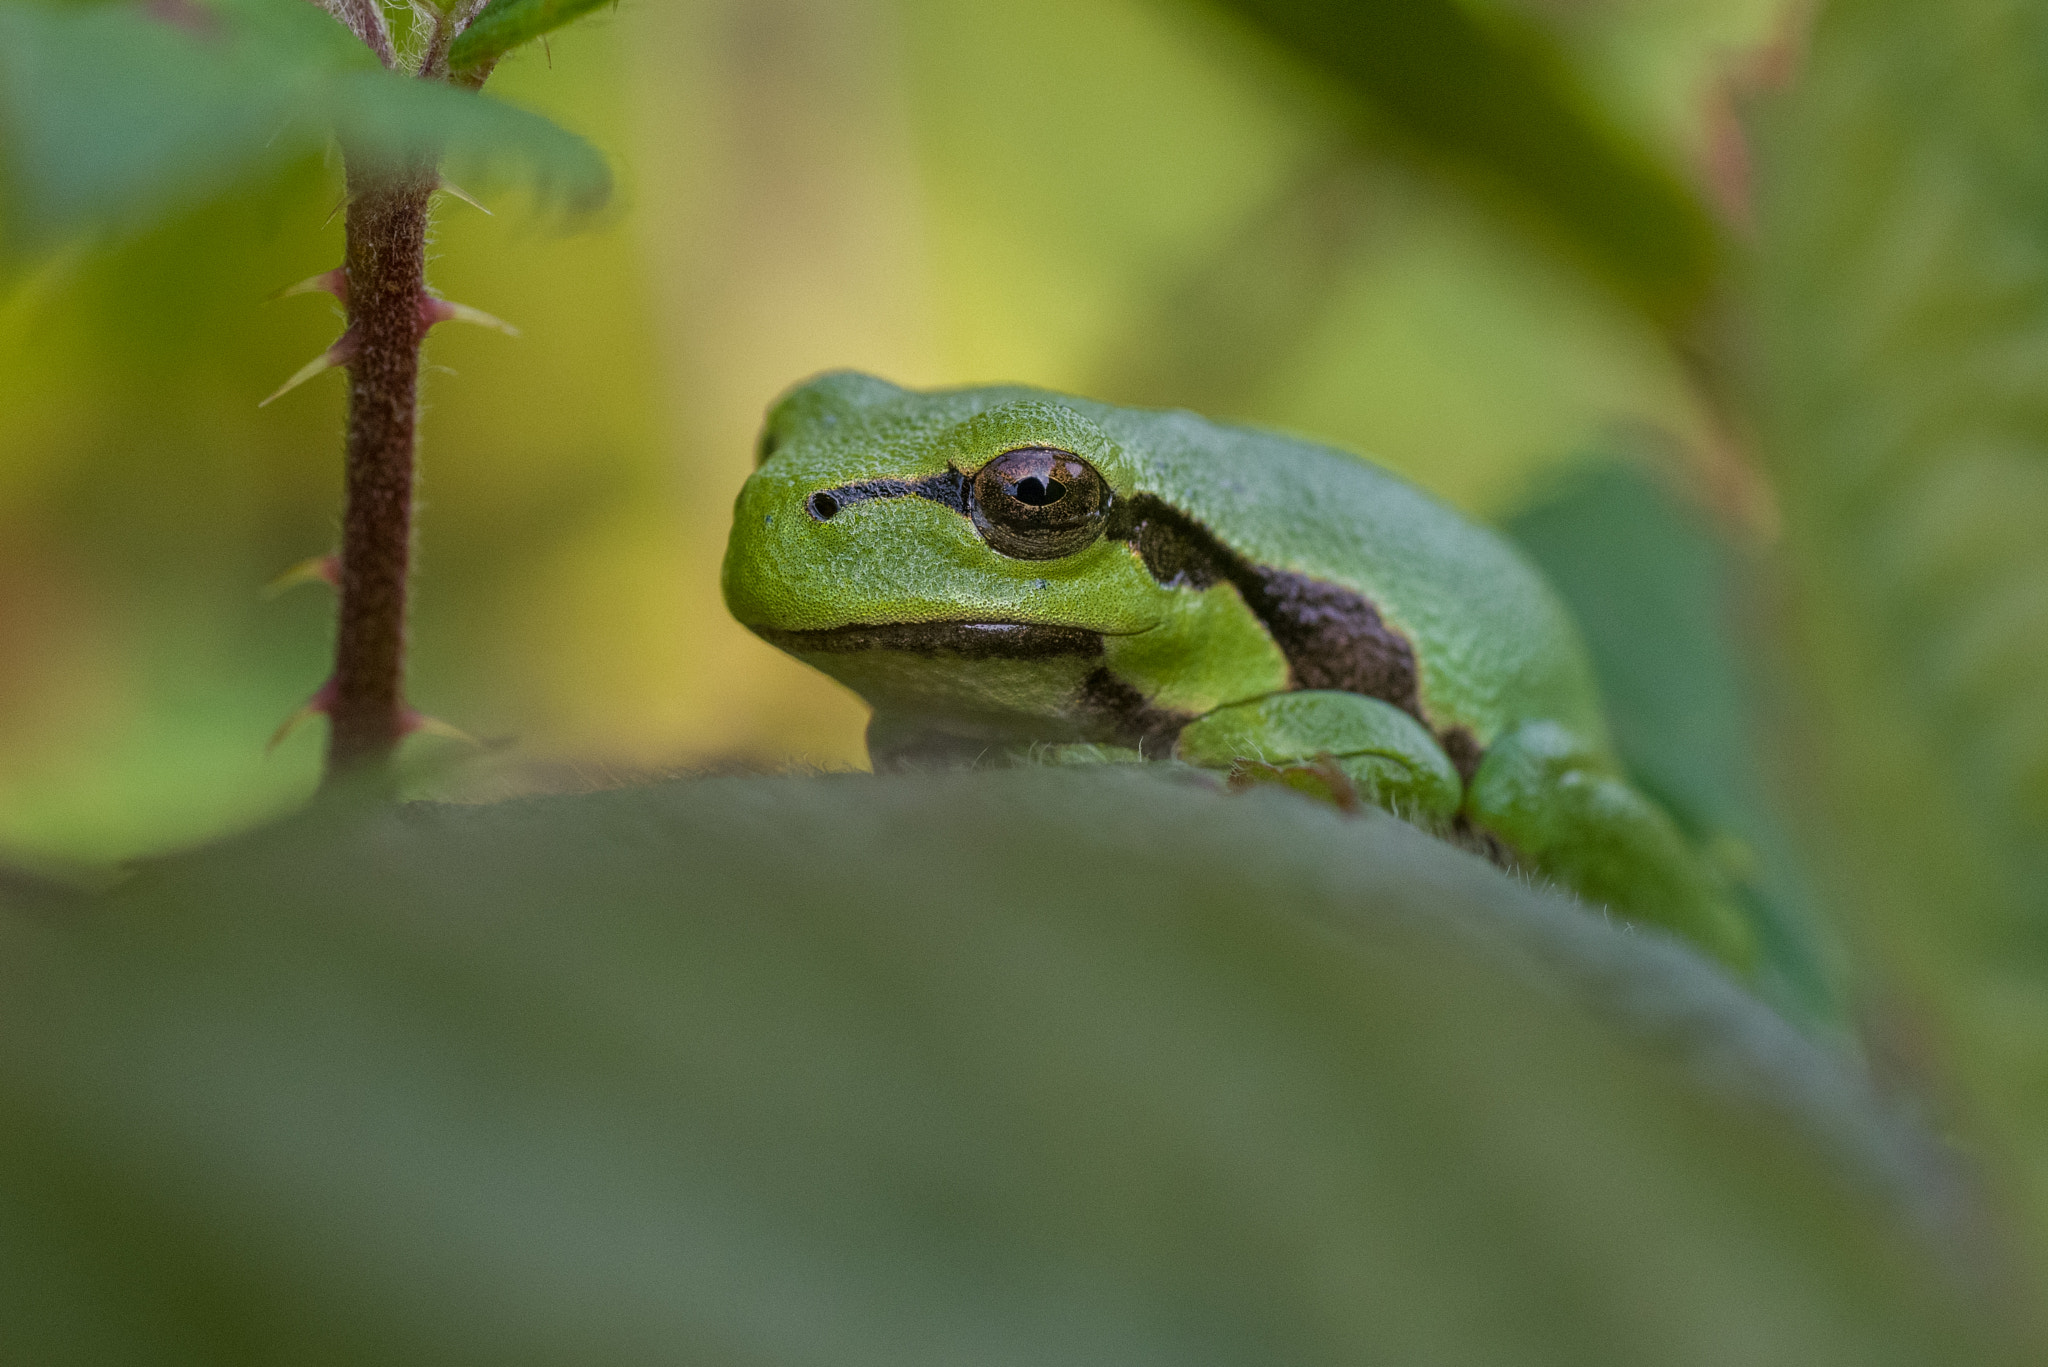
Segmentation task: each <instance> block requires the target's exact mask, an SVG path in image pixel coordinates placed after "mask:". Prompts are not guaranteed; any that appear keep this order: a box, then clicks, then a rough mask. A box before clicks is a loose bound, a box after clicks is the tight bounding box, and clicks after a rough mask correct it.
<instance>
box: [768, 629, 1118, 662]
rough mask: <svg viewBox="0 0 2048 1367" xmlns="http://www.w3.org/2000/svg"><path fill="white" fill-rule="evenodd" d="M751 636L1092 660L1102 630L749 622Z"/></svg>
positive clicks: (800, 643)
mask: <svg viewBox="0 0 2048 1367" xmlns="http://www.w3.org/2000/svg"><path fill="white" fill-rule="evenodd" d="M752 630H753V632H754V634H755V635H757V636H759V637H760V638H761V639H762V640H764V641H766V642H768V644H770V645H772V646H776V647H778V648H780V649H782V650H786V651H789V652H790V653H791V654H792V655H849V654H854V653H856V652H865V651H894V652H898V653H900V654H905V655H923V656H945V657H946V658H948V659H955V660H1044V659H1050V658H1052V657H1055V656H1062V655H1066V656H1077V657H1080V658H1084V659H1092V658H1095V657H1097V656H1100V655H1101V654H1102V633H1101V632H1099V631H1089V630H1087V629H1085V628H1083V627H1068V626H1051V625H1048V624H1046V623H1043V622H877V623H854V624H852V625H849V626H843V627H826V628H824V629H823V630H818V631H784V630H781V629H779V628H776V627H754V628H752Z"/></svg>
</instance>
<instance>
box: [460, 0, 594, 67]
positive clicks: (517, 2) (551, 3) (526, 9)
mask: <svg viewBox="0 0 2048 1367" xmlns="http://www.w3.org/2000/svg"><path fill="white" fill-rule="evenodd" d="M608 3H610V0H491V3H489V4H488V5H485V6H484V7H483V9H482V10H480V11H479V12H478V13H477V16H476V18H474V19H472V20H471V21H470V23H469V27H467V28H465V29H464V30H462V32H461V33H460V34H458V35H456V38H455V42H454V44H453V45H451V46H450V47H449V49H448V66H449V68H450V69H451V70H453V71H467V70H469V69H471V68H472V67H479V66H482V65H483V64H484V63H486V62H494V61H496V60H497V59H498V58H500V57H502V56H504V55H505V54H506V53H508V52H510V51H511V50H512V49H513V48H515V47H518V46H519V45H520V44H522V43H530V42H532V41H533V40H534V39H536V38H540V37H544V36H546V35H547V34H550V33H553V32H554V31H555V30H556V29H558V28H560V27H562V25H564V24H567V23H570V22H571V21H573V20H576V19H579V18H581V17H582V16H584V15H585V14H588V13H589V12H590V11H592V10H594V9H596V8H598V7H599V6H600V5H604V4H608Z"/></svg>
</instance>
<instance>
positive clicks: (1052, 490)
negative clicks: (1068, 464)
mask: <svg viewBox="0 0 2048 1367" xmlns="http://www.w3.org/2000/svg"><path fill="white" fill-rule="evenodd" d="M1066 493H1067V486H1066V485H1064V484H1062V483H1060V482H1059V481H1058V480H1056V479H1040V478H1039V477H1038V476H1037V475H1026V476H1025V477H1024V478H1023V479H1020V480H1018V481H1017V501H1018V502H1019V503H1028V504H1030V505H1031V506H1032V507H1034V508H1043V507H1045V506H1046V505H1047V504H1050V503H1057V502H1059V501H1060V500H1061V499H1062V498H1064V497H1066Z"/></svg>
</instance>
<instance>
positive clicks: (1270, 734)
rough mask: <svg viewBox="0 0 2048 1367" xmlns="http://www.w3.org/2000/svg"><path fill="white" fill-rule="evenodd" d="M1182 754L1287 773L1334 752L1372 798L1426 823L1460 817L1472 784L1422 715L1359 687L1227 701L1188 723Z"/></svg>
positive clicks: (1212, 763)
mask: <svg viewBox="0 0 2048 1367" xmlns="http://www.w3.org/2000/svg"><path fill="white" fill-rule="evenodd" d="M1174 755H1175V757H1176V758H1178V759H1180V760H1183V761H1185V762H1186V763H1189V764H1195V765H1200V766H1201V767H1203V768H1205V769H1229V768H1232V767H1233V766H1235V765H1237V764H1238V763H1239V762H1240V761H1248V762H1250V763H1254V764H1265V765H1270V766H1272V767H1273V769H1274V770H1275V771H1278V772H1280V773H1283V774H1284V773H1286V772H1290V771H1293V770H1296V769H1301V768H1304V767H1306V766H1311V765H1313V764H1314V763H1316V762H1317V761H1318V760H1320V759H1323V758H1324V757H1326V756H1327V757H1328V759H1329V760H1330V761H1332V762H1334V763H1335V764H1336V766H1337V768H1338V769H1339V770H1341V771H1342V773H1343V775H1344V777H1345V778H1346V779H1348V780H1349V781H1350V782H1351V783H1352V784H1354V785H1356V787H1357V788H1358V790H1359V792H1360V793H1361V794H1362V795H1363V796H1364V797H1365V798H1366V799H1367V800H1369V801H1371V802H1372V803H1373V804H1374V805H1376V806H1380V807H1384V808H1386V809H1388V810H1389V811H1392V812H1396V813H1398V814H1399V815H1401V816H1404V817H1408V818H1410V819H1411V820H1414V821H1417V822H1418V823H1420V824H1422V825H1425V826H1440V825H1445V824H1448V823H1449V822H1450V821H1451V820H1452V819H1453V818H1455V817H1456V816H1457V813H1458V804H1459V800H1460V798H1461V797H1462V796H1463V791H1464V787H1463V785H1462V784H1461V783H1460V782H1459V781H1458V771H1457V770H1456V769H1455V768H1453V767H1452V765H1451V761H1450V759H1449V757H1448V756H1446V755H1445V754H1444V751H1443V747H1442V746H1440V745H1438V744H1437V742H1436V737H1434V736H1432V735H1430V734H1429V732H1428V730H1426V729H1425V728H1424V727H1423V725H1422V723H1421V722H1418V721H1416V720H1415V718H1413V717H1411V716H1409V715H1408V714H1407V713H1406V712H1403V711H1402V710H1401V709H1400V708H1398V707H1394V706H1392V705H1391V704H1389V703H1384V702H1381V701H1380V700H1379V699H1377V698H1368V697H1366V696H1364V695H1363V694H1359V693H1340V692H1334V691H1325V690H1319V689H1307V690H1303V691H1300V692H1294V693H1275V694H1272V695H1270V696H1268V697H1264V698H1260V699H1258V700H1256V701H1254V702H1247V703H1236V704H1233V705H1231V706H1229V707H1219V708H1217V709H1216V710H1215V711H1213V712H1210V713H1209V714H1207V715H1206V716H1203V717H1200V718H1198V719H1196V720H1195V721H1192V722H1190V723H1188V725H1187V726H1186V727H1185V728H1183V729H1182V731H1181V733H1180V739H1179V741H1178V742H1177V743H1176V745H1175V747H1174Z"/></svg>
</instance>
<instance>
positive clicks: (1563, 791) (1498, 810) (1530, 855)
mask: <svg viewBox="0 0 2048 1367" xmlns="http://www.w3.org/2000/svg"><path fill="white" fill-rule="evenodd" d="M1465 815H1466V817H1467V819H1468V820H1470V821H1471V822H1472V824H1473V825H1474V826H1476V827H1477V828H1479V829H1480V830H1482V831H1485V832H1487V833H1488V834H1491V835H1493V836H1495V837H1497V838H1499V839H1500V840H1502V841H1504V842H1506V844H1507V845H1508V846H1509V847H1510V849H1511V850H1512V851H1513V853H1514V855H1515V856H1516V857H1517V858H1518V859H1519V860H1520V861H1521V862H1523V863H1525V864H1527V865H1528V866H1529V867H1530V868H1531V869H1533V870H1534V871H1535V872H1538V873H1541V874H1543V875H1545V876H1547V877H1549V878H1552V879H1555V880H1556V881H1557V882H1559V883H1561V884H1563V885H1564V886H1566V887H1567V888H1570V889H1572V890H1573V891H1574V892H1576V893H1578V895H1579V896H1580V897H1582V898H1584V899H1585V900H1586V901H1589V902H1592V903H1595V904H1605V905H1608V906H1610V907H1612V908H1613V909H1614V910H1615V911H1617V912H1621V913H1624V914H1626V915H1628V916H1631V917H1634V918H1636V919H1638V920H1643V921H1649V922H1652V923H1654V924H1657V925H1662V926H1664V927H1666V928H1668V929H1670V930H1674V931H1677V932H1678V933H1679V934H1681V935H1685V936H1687V937H1688V938H1690V939H1691V940H1693V941H1694V942H1695V943H1697V944H1700V945H1702V946H1704V947H1705V948H1706V949H1708V950H1709V951H1711V952H1712V953H1713V954H1715V955H1716V956H1717V957H1719V958H1720V959H1721V960H1722V961H1723V962H1725V963H1728V964H1730V965H1731V966H1733V967H1736V968H1746V967H1747V966H1748V965H1749V962H1750V959H1751V957H1752V955H1753V953H1754V945H1753V943H1752V942H1751V939H1750V935H1749V932H1748V929H1747V926H1746V924H1745V923H1744V921H1743V920H1742V918H1741V915H1740V913H1738V912H1737V911H1736V910H1735V908H1734V907H1733V906H1732V905H1730V904H1729V902H1728V901H1727V900H1726V899H1725V898H1724V897H1723V896H1722V895H1721V893H1720V891H1719V890H1718V889H1717V888H1716V886H1715V885H1714V882H1713V880H1712V878H1711V877H1710V875H1709V874H1708V872H1707V869H1706V867H1705V866H1704V865H1703V863H1702V862H1701V861H1700V859H1699V857H1698V856H1697V855H1696V854H1695V853H1694V852H1693V850H1692V848H1691V846H1690V845H1689V844H1688V843H1687V842H1686V839H1685V837H1684V836H1683V835H1681V834H1680V833H1679V830H1678V828H1677V827H1676V826H1675V825H1673V824H1672V821H1671V818H1670V817H1668V816H1666V815H1665V814H1664V812H1663V811H1661V810H1660V809H1659V808H1658V807H1657V806H1656V805H1655V804H1654V803H1652V802H1651V801H1650V800H1649V799H1648V798H1646V797H1644V796H1643V795H1642V794H1641V793H1639V792H1637V791H1636V789H1635V788H1633V787H1632V786H1630V785H1629V783H1628V782H1627V781H1626V780H1625V779H1623V778H1622V777H1621V776H1620V775H1619V774H1617V773H1616V772H1615V769H1614V766H1613V763H1612V761H1610V760H1608V759H1607V758H1606V757H1605V756H1604V755H1602V754H1601V753H1600V752H1599V751H1597V750H1596V749H1594V748H1593V747H1591V746H1588V745H1586V744H1585V743H1584V742H1582V741H1581V740H1580V739H1579V738H1578V737H1577V736H1575V735H1574V734H1572V732H1571V731H1569V730H1567V729H1566V728H1565V727H1563V726H1560V725H1558V724H1557V723H1556V722H1548V721H1534V722H1524V723H1523V724H1521V725H1520V726H1518V727H1516V728H1515V729H1514V730H1512V731H1510V732H1508V733H1507V734H1506V735H1504V736H1501V737H1499V738H1497V739H1496V740H1495V741H1494V743H1493V744H1492V745H1491V746H1489V747H1488V748H1487V751H1486V758H1485V760H1484V761H1483V762H1482V763H1481V764H1480V766H1479V772H1478V773H1476V774H1474V775H1473V777H1472V784H1471V789H1470V791H1469V792H1468V793H1467V794H1466V799H1465Z"/></svg>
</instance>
